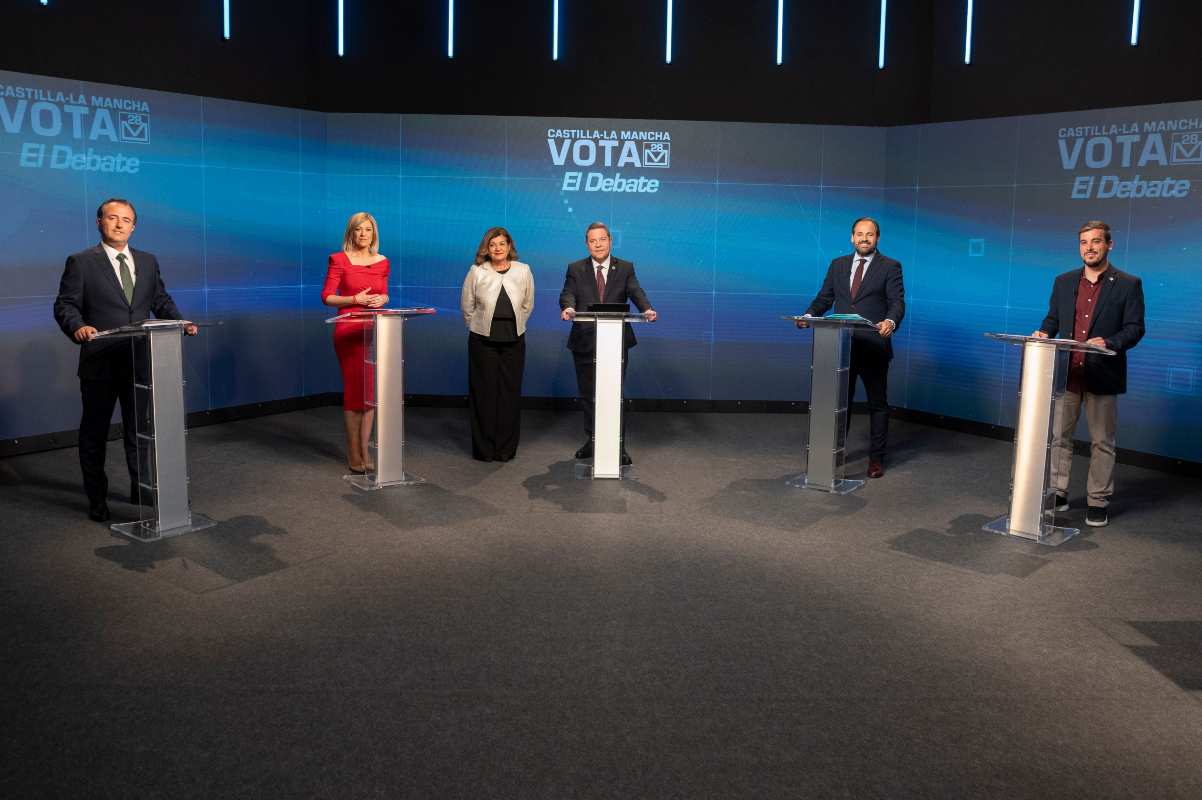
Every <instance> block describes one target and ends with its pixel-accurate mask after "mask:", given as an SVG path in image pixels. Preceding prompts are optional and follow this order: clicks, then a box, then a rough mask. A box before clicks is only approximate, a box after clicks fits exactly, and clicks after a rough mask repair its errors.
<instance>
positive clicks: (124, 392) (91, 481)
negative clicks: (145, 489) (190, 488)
mask: <svg viewBox="0 0 1202 800" xmlns="http://www.w3.org/2000/svg"><path fill="white" fill-rule="evenodd" d="M79 393H80V395H81V397H82V399H83V416H82V417H81V418H80V420H79V469H80V471H81V472H83V488H84V491H85V492H87V495H88V501H89V502H91V503H99V502H101V501H103V500H104V499H105V497H106V496H107V495H108V488H109V480H108V476H107V475H105V473H104V460H105V458H104V457H105V450H106V449H107V446H108V434H109V421H110V420H112V418H113V407H114V406H115V405H116V404H117V402H118V401H120V403H121V427H122V428H123V429H124V434H125V436H124V439H125V465H126V467H128V469H129V477H130V483H131V484H132V483H135V482H136V481H137V476H138V443H137V439H136V435H137V425H136V423H135V419H136V416H135V410H134V382H133V377H132V376H126V377H120V378H112V379H107V380H90V379H84V378H81V379H80V381H79Z"/></svg>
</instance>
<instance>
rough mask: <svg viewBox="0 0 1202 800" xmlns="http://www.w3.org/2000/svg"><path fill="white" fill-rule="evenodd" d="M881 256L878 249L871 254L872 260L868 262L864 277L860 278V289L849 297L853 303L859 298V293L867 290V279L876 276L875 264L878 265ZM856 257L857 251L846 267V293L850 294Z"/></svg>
mask: <svg viewBox="0 0 1202 800" xmlns="http://www.w3.org/2000/svg"><path fill="white" fill-rule="evenodd" d="M881 257H882V256H881V254H880V252H879V251H878V252H877V253H876V254H875V255H873V257H872V260H871V261H869V262H868V271H867V272H865V273H864V277H863V278H861V279H860V291H858V292H856V296H855V297H853V298H851V301H852V302H853V303H854V302H855V301H856V300H859V299H860V295H862V294H864V292H866V291H867V290H868V281H869V279H870V278H875V277H876V274H877V272H878V270H877V266H879V265H880V262H881ZM857 258H859V254H858V253H857V254H856V255H854V256H852V257H851V263H850V265H849V266H848V269H847V293H848V294H851V279H852V271H853V270H854V269H855V268H856V259H857Z"/></svg>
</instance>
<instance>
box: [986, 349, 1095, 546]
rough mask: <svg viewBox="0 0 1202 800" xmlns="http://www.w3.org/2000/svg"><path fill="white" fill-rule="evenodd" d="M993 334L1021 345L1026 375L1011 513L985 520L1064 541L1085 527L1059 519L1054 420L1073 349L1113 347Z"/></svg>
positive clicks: (1046, 540)
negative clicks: (1054, 472) (1052, 484)
mask: <svg viewBox="0 0 1202 800" xmlns="http://www.w3.org/2000/svg"><path fill="white" fill-rule="evenodd" d="M985 336H987V337H988V338H990V339H997V340H998V341H1000V342H1009V343H1010V344H1015V345H1021V346H1022V348H1023V361H1022V377H1021V378H1020V380H1019V388H1018V421H1017V423H1016V424H1015V426H1014V464H1013V467H1012V468H1011V476H1010V513H1009V514H1007V515H1006V516H1004V517H1000V518H998V519H996V520H994V521H993V522H990V523H989V524H987V525H985V530H987V531H990V532H992V533H1001V534H1005V535H1007V536H1018V537H1021V538H1023V539H1030V540H1032V541H1036V542H1039V543H1040V544H1046V545H1058V544H1061V543H1063V542H1065V541H1067V540H1069V539H1071V538H1072V537H1074V536H1076V535H1077V534H1078V533H1080V532H1081V529H1080V528H1069V527H1064V526H1060V525H1057V524H1056V512H1055V509H1054V504H1049V502H1048V498H1049V497H1050V496H1051V495H1053V494H1055V490H1054V489H1052V488H1051V487H1049V486H1048V483H1049V481H1050V480H1051V469H1050V466H1051V462H1050V457H1051V446H1052V437H1053V434H1054V432H1053V430H1052V425H1053V422H1054V420H1055V418H1056V401H1057V400H1058V399H1059V397H1060V395H1062V394H1064V385H1065V382H1066V381H1067V379H1068V362H1069V353H1071V352H1073V351H1074V350H1081V351H1084V352H1086V353H1095V354H1099V355H1106V356H1112V355H1114V351H1113V350H1107V349H1106V348H1105V347H1097V346H1096V345H1092V344H1086V343H1085V342H1078V341H1075V340H1073V339H1043V338H1038V337H1035V336H1016V335H1013V334H1007V333H987V334H985Z"/></svg>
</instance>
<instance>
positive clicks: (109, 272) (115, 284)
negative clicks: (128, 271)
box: [92, 245, 138, 305]
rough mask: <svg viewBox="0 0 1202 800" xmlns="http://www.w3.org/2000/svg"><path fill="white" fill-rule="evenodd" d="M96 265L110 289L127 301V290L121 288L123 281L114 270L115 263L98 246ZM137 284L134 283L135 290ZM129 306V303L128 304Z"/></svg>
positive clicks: (95, 251) (94, 251)
mask: <svg viewBox="0 0 1202 800" xmlns="http://www.w3.org/2000/svg"><path fill="white" fill-rule="evenodd" d="M92 252H93V253H95V259H94V264H95V268H96V269H98V270H100V271H101V274H102V275H103V276H104V277H103V278H102V280H104V281H105V282H107V283H108V285H109V287H110V288H111V289H112V290H113V291H114V292H116V293H117V296H118V297H120V298H121V300H122V301H124V300H125V290H124V289H122V288H121V281H120V280H118V279H117V273H116V272H115V271H114V270H113V262H111V261H109V256H108V253H106V252H104V248H103V247H101V246H100V245H96V249H95V250H93V251H92ZM137 285H138V284H137V283H134V288H135V289H136V288H137ZM126 305H128V303H126Z"/></svg>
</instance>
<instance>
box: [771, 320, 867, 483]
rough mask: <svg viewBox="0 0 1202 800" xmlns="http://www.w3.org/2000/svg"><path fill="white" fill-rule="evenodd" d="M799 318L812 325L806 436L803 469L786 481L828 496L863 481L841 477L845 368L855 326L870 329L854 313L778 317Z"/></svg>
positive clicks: (846, 400)
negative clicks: (827, 493) (804, 464)
mask: <svg viewBox="0 0 1202 800" xmlns="http://www.w3.org/2000/svg"><path fill="white" fill-rule="evenodd" d="M782 319H787V320H789V321H791V322H793V323H796V322H797V321H799V320H800V321H803V322H807V323H809V326H810V327H811V328H813V329H814V348H813V356H812V357H811V359H810V440H809V443H808V444H807V445H806V471H805V472H803V473H802V474H800V475H797V476H794V477H792V478H790V479H789V480H788V481H786V482H787V483H788V484H789V485H790V486H794V487H797V488H799V489H816V490H818V491H820V492H830V493H831V494H848V493H849V492H854V491H855V490H856V489H859V488H860V487H861V486H863V485H864V481H863V480H854V479H850V478H846V477H844V470H845V466H846V465H845V461H846V459H847V450H846V439H847V415H848V413H850V408H849V407H850V401H851V398H850V397H849V396H848V394H849V393H848V385H847V378H848V371H849V369H850V366H851V334H852V330H853V329H855V328H871V327H874V326H873V324H872V322H870V321H869V320H866V319H864V318H863V317H861V316H860V315H859V314H831V315H829V316H826V317H807V316H792V317H782Z"/></svg>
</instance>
